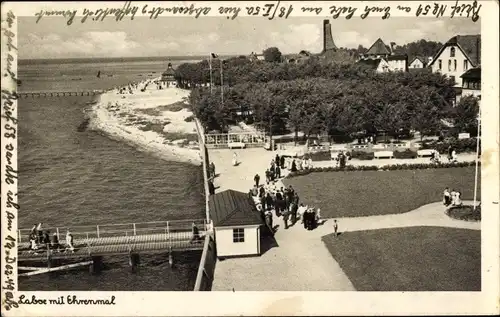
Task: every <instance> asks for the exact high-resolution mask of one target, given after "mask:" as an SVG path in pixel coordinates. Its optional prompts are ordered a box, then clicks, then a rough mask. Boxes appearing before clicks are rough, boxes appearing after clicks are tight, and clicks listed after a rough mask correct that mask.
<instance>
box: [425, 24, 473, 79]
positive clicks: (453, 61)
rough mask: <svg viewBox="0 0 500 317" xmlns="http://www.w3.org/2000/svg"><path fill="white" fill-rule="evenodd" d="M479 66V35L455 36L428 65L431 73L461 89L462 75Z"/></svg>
mask: <svg viewBox="0 0 500 317" xmlns="http://www.w3.org/2000/svg"><path fill="white" fill-rule="evenodd" d="M480 64H481V35H480V34H477V35H457V36H454V37H452V38H451V39H450V40H449V41H448V42H446V43H445V44H444V45H443V46H442V47H441V49H440V50H439V51H438V52H437V53H436V55H435V56H434V57H433V59H432V61H431V62H430V63H429V67H430V68H431V69H432V72H437V73H441V74H444V75H447V76H449V77H450V78H452V79H454V80H455V87H457V88H461V87H462V84H463V83H462V78H461V77H460V76H461V75H462V74H463V73H465V72H466V71H468V70H469V69H471V68H474V67H478V66H479V65H480Z"/></svg>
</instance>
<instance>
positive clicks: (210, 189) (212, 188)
mask: <svg viewBox="0 0 500 317" xmlns="http://www.w3.org/2000/svg"><path fill="white" fill-rule="evenodd" d="M208 194H209V195H215V186H214V182H213V180H212V179H209V180H208Z"/></svg>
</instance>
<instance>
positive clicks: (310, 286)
mask: <svg viewBox="0 0 500 317" xmlns="http://www.w3.org/2000/svg"><path fill="white" fill-rule="evenodd" d="M234 152H236V153H237V154H238V159H239V161H240V162H241V163H240V165H239V166H232V165H231V160H232V156H233V153H234ZM275 156H276V152H271V151H266V150H264V149H258V148H256V149H244V150H236V151H232V150H209V157H210V160H211V161H212V162H214V164H215V167H216V174H219V176H218V177H217V178H216V180H215V185H216V187H218V188H217V189H216V192H221V191H224V190H226V189H234V190H239V191H242V192H248V190H249V189H250V188H251V187H252V186H253V177H254V175H255V174H256V173H258V174H259V175H260V176H261V181H262V180H265V176H264V171H265V169H266V168H267V167H268V166H269V164H270V162H271V159H272V158H274V157H275ZM380 161H386V160H380ZM405 161H407V162H408V160H405ZM381 163H382V162H381ZM383 164H387V162H386V163H383ZM286 173H287V172H286V171H285V174H286ZM281 186H284V185H282V183H281V182H279V183H278V184H277V187H278V188H279V187H281ZM299 195H300V193H299ZM305 203H307V202H305ZM464 203H468V202H464ZM444 211H445V209H444V207H443V205H442V203H441V202H437V203H432V204H428V205H425V206H422V207H420V208H417V209H415V210H413V211H410V212H407V213H403V214H395V215H383V216H369V217H353V218H337V222H338V224H339V231H341V232H348V231H360V230H375V229H383V228H397V227H412V226H442V227H454V228H464V229H473V230H480V229H481V223H479V222H466V221H459V220H453V219H451V218H449V217H448V216H447V215H446V214H445V213H444ZM332 223H333V221H332V220H330V219H327V220H326V222H325V223H324V224H323V225H320V226H319V227H318V228H316V229H315V230H312V231H308V230H306V229H304V227H303V226H302V225H301V224H300V222H298V223H297V224H295V225H294V226H293V227H290V228H289V229H287V230H285V229H284V223H283V220H282V218H278V217H276V216H274V219H273V224H274V225H276V224H278V225H279V228H278V231H277V232H276V234H275V239H276V242H277V244H278V246H275V247H271V248H270V249H268V250H265V249H267V248H266V247H265V246H264V245H265V243H264V242H263V243H262V248H263V249H264V250H265V252H264V253H263V254H262V255H261V256H260V257H246V258H231V259H226V260H223V261H218V262H217V265H216V270H215V277H214V282H213V285H212V291H231V290H233V289H234V290H235V291H353V290H355V289H354V287H353V285H352V283H351V282H350V280H349V278H348V277H347V276H346V274H345V273H344V271H343V270H342V269H341V268H340V266H339V265H338V263H337V262H336V261H335V259H334V258H333V257H332V256H331V254H330V253H329V252H328V250H327V248H326V246H325V245H324V243H323V242H322V241H321V237H322V236H324V235H327V234H330V233H332V232H333V225H332ZM339 239H341V237H339Z"/></svg>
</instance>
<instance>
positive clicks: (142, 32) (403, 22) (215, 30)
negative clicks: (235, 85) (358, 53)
mask: <svg viewBox="0 0 500 317" xmlns="http://www.w3.org/2000/svg"><path fill="white" fill-rule="evenodd" d="M330 23H331V25H332V35H333V40H334V42H335V44H336V45H337V46H338V47H349V48H357V47H358V45H359V44H361V45H363V46H365V47H367V48H368V47H370V46H371V44H373V42H375V41H376V40H377V39H378V38H379V37H380V38H381V39H382V40H383V41H384V42H385V43H386V44H389V43H390V42H396V44H398V45H403V44H405V43H409V42H413V41H417V40H420V39H425V40H432V41H439V42H442V43H444V42H446V41H447V40H449V39H450V38H451V37H453V36H455V35H457V34H459V35H466V34H479V33H481V23H480V20H479V21H478V22H476V23H474V22H472V21H471V19H470V18H469V19H467V18H457V17H455V18H454V19H450V18H449V17H445V18H413V17H411V18H408V17H391V18H390V19H388V20H382V19H381V18H380V17H373V18H370V17H369V18H366V19H365V20H361V19H360V18H357V19H356V18H352V19H350V20H346V19H336V20H334V19H330ZM322 25H323V18H322V17H290V18H288V19H287V20H284V19H283V20H280V19H278V20H272V21H269V20H268V19H266V18H256V17H238V18H237V19H235V20H228V19H225V18H223V17H203V18H199V19H194V18H190V17H175V18H166V17H163V18H162V17H159V18H157V19H156V20H150V19H149V18H147V17H136V18H135V19H134V20H130V19H127V18H125V19H123V20H122V21H120V22H116V21H115V20H114V19H113V18H111V17H109V18H106V19H105V20H104V21H102V22H94V23H89V22H87V23H80V22H74V23H73V24H72V25H70V26H67V25H66V20H65V19H64V18H59V17H44V18H43V19H41V20H40V21H39V22H38V23H36V19H35V18H34V17H19V20H18V35H19V37H18V50H19V58H20V59H45V58H85V57H89V58H91V57H137V56H145V57H146V56H187V55H205V54H208V53H210V52H215V53H218V54H221V55H248V54H250V53H251V52H259V53H260V52H262V50H264V49H265V48H267V47H272V46H276V47H278V48H279V49H280V50H281V52H283V53H285V54H288V53H298V52H299V51H301V50H308V51H311V52H313V53H319V52H320V51H321V49H322V45H323V44H322V33H323V30H322Z"/></svg>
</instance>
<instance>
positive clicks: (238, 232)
mask: <svg viewBox="0 0 500 317" xmlns="http://www.w3.org/2000/svg"><path fill="white" fill-rule="evenodd" d="M233 242H234V243H239V242H245V229H244V228H236V229H233Z"/></svg>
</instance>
